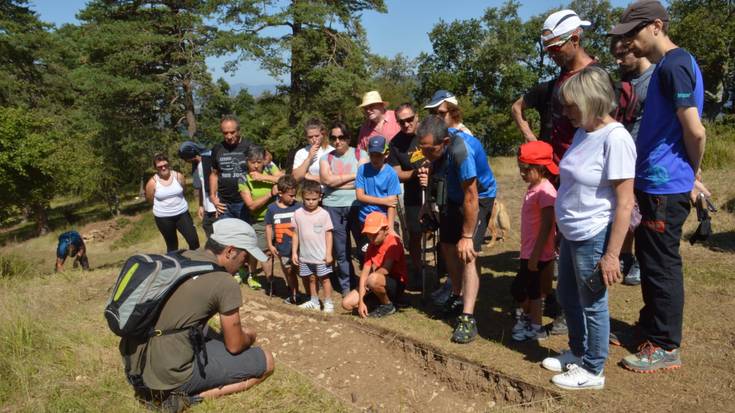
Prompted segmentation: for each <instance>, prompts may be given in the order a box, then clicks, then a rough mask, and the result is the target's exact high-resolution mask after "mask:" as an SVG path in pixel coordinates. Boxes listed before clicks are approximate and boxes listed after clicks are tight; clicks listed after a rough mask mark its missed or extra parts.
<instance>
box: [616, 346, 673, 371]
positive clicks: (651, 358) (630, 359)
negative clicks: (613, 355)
mask: <svg viewBox="0 0 735 413" xmlns="http://www.w3.org/2000/svg"><path fill="white" fill-rule="evenodd" d="M622 364H623V367H625V368H626V369H628V370H630V371H634V372H636V373H654V372H656V371H658V370H672V369H678V368H679V367H681V358H680V357H679V349H678V348H675V349H673V350H671V351H666V350H664V349H662V348H661V347H659V346H657V345H655V344H653V343H651V342H650V341H646V342H645V343H643V344H641V346H640V347H638V353H636V354H631V355H629V356H626V357H624V358H623V360H622Z"/></svg>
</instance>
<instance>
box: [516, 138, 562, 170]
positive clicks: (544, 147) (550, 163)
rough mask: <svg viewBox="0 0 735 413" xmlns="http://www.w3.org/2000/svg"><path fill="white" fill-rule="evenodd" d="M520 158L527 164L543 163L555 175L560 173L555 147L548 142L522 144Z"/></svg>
mask: <svg viewBox="0 0 735 413" xmlns="http://www.w3.org/2000/svg"><path fill="white" fill-rule="evenodd" d="M518 160H519V161H520V162H523V163H525V164H526V165H543V166H545V167H546V169H548V170H549V172H551V173H552V174H554V175H559V167H558V166H557V165H556V164H555V163H554V149H553V148H552V147H551V145H549V144H548V143H546V142H543V141H533V142H527V143H524V144H523V145H521V150H520V153H519V154H518Z"/></svg>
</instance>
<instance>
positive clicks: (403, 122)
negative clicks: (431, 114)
mask: <svg viewBox="0 0 735 413" xmlns="http://www.w3.org/2000/svg"><path fill="white" fill-rule="evenodd" d="M415 119H416V115H413V116H410V117H407V118H404V119H398V124H399V125H406V124H409V123H412V122H413V121H414V120H415Z"/></svg>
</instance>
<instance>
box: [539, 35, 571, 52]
mask: <svg viewBox="0 0 735 413" xmlns="http://www.w3.org/2000/svg"><path fill="white" fill-rule="evenodd" d="M572 37H574V33H572V34H569V35H567V36H565V37H562V38H557V40H556V41H555V42H549V43H548V44H544V50H546V51H547V52H550V53H556V52H558V51H560V50H561V48H562V47H564V45H565V44H567V42H568V41H570V40H572Z"/></svg>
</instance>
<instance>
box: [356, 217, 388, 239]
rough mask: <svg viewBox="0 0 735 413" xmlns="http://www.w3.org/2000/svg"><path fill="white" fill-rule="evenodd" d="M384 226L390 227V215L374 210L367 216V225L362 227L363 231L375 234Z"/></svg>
mask: <svg viewBox="0 0 735 413" xmlns="http://www.w3.org/2000/svg"><path fill="white" fill-rule="evenodd" d="M383 228H388V217H386V216H385V214H384V213H382V212H378V211H373V212H371V213H369V214H368V216H367V217H366V218H365V226H363V227H362V233H363V234H375V233H377V232H378V231H380V230H381V229H383Z"/></svg>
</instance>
